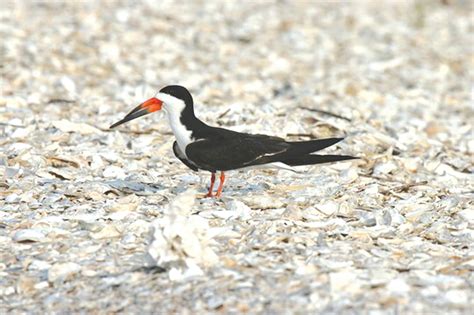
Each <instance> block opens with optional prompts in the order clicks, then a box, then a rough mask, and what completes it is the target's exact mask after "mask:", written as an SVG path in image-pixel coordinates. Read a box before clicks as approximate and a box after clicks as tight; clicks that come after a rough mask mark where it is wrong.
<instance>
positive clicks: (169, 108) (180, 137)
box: [155, 93, 194, 159]
mask: <svg viewBox="0 0 474 315" xmlns="http://www.w3.org/2000/svg"><path fill="white" fill-rule="evenodd" d="M155 97H156V98H157V99H159V100H162V101H163V109H164V111H165V112H166V114H167V116H168V121H169V123H170V127H171V131H173V134H174V137H175V138H176V142H178V147H179V149H180V151H181V152H182V154H183V155H184V156H185V157H186V159H187V158H188V156H187V155H186V146H187V145H188V144H190V143H191V142H193V141H194V139H192V137H191V135H192V132H191V130H188V129H186V127H185V126H184V125H183V124H182V123H181V121H180V119H181V112H182V111H183V110H184V108H185V106H186V105H185V104H184V102H183V101H182V100H180V99H178V98H176V97H174V96H171V95H169V94H165V93H157V94H156V96H155Z"/></svg>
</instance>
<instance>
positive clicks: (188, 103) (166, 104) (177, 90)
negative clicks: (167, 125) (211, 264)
mask: <svg viewBox="0 0 474 315" xmlns="http://www.w3.org/2000/svg"><path fill="white" fill-rule="evenodd" d="M185 108H189V109H190V110H191V111H192V110H193V97H192V96H191V93H189V91H188V90H187V89H186V88H185V87H182V86H180V85H168V86H165V87H164V88H162V89H161V90H160V91H159V92H158V93H156V95H155V96H154V97H152V98H150V99H148V100H146V101H145V102H143V103H141V104H140V105H138V106H137V107H135V108H134V109H133V110H132V111H131V112H130V113H128V114H127V115H126V116H125V117H124V118H123V119H122V120H120V121H118V122H116V123H115V124H113V125H112V126H110V128H115V127H117V126H119V125H121V124H124V123H126V122H128V121H130V120H133V119H135V118H138V117H141V116H144V115H147V114H150V113H153V112H156V111H159V110H161V109H163V110H165V111H166V112H168V113H181V112H182V111H183V110H184V109H185Z"/></svg>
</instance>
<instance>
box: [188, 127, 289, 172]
mask: <svg viewBox="0 0 474 315" xmlns="http://www.w3.org/2000/svg"><path fill="white" fill-rule="evenodd" d="M289 146H290V145H289V144H288V143H287V142H285V141H284V140H283V139H281V138H277V137H270V136H265V135H250V134H242V133H237V132H235V133H227V134H226V135H223V136H219V137H213V138H208V139H202V140H198V141H196V142H194V143H191V144H189V145H188V146H187V147H186V155H187V156H188V159H189V160H191V161H192V162H193V163H194V164H196V165H197V166H198V167H199V168H202V169H205V170H208V171H211V172H214V171H227V170H233V169H238V168H242V167H247V166H252V165H259V164H264V163H268V162H270V161H271V159H270V157H271V156H273V155H275V154H278V153H282V152H285V151H286V150H288V148H289Z"/></svg>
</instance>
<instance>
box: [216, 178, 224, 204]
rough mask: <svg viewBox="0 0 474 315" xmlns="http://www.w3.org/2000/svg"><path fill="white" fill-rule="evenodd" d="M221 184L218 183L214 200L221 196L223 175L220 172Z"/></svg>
mask: <svg viewBox="0 0 474 315" xmlns="http://www.w3.org/2000/svg"><path fill="white" fill-rule="evenodd" d="M220 179H221V182H220V183H219V187H218V188H217V193H216V198H219V197H220V196H221V194H222V188H224V180H225V175H224V172H221V177H220Z"/></svg>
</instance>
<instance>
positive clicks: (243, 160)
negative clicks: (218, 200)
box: [110, 85, 355, 197]
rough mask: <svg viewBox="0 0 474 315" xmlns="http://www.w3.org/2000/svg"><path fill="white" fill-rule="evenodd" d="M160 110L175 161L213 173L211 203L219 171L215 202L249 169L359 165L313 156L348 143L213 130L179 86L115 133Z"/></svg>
mask: <svg viewBox="0 0 474 315" xmlns="http://www.w3.org/2000/svg"><path fill="white" fill-rule="evenodd" d="M161 109H163V110H165V112H167V114H168V120H169V123H170V126H171V129H172V131H173V134H174V136H175V137H176V141H175V142H174V143H173V152H174V154H175V155H176V157H177V158H178V159H180V160H181V162H183V163H184V164H185V165H186V166H187V167H189V168H190V169H192V170H193V171H198V170H205V171H209V172H211V185H210V187H209V191H208V193H207V195H206V196H207V197H213V194H212V192H213V188H214V182H215V179H216V172H218V171H220V183H219V187H218V188H217V192H216V194H215V197H220V196H221V194H222V188H223V187H224V180H225V175H224V172H225V171H229V170H236V169H242V168H248V167H276V168H282V169H288V170H293V169H292V166H299V165H310V164H320V163H327V162H336V161H344V160H351V159H355V157H352V156H348V155H317V154H313V153H314V152H316V151H319V150H322V149H324V148H327V147H329V146H331V145H333V144H336V143H338V142H339V141H341V140H343V138H327V139H319V140H310V141H301V142H292V141H286V140H285V139H282V138H278V137H272V136H266V135H258V134H248V133H240V132H236V131H232V130H228V129H224V128H216V127H211V126H208V125H207V124H205V123H204V122H202V121H201V120H199V119H198V118H197V117H196V115H195V114H194V105H193V98H192V96H191V94H190V93H189V91H188V90H187V89H186V88H184V87H182V86H179V85H169V86H166V87H164V88H162V89H161V90H160V91H159V92H158V93H157V94H156V95H155V96H154V97H152V98H150V99H149V100H147V101H145V102H143V103H142V104H140V105H138V106H137V107H136V108H135V109H133V110H132V111H131V112H130V113H128V114H127V115H126V116H125V117H124V118H123V119H122V120H120V121H118V122H116V123H115V124H113V125H112V126H110V128H114V127H117V126H119V125H121V124H123V123H126V122H128V121H130V120H132V119H135V118H138V117H141V116H144V115H146V114H149V113H153V112H156V111H158V110H161Z"/></svg>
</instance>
